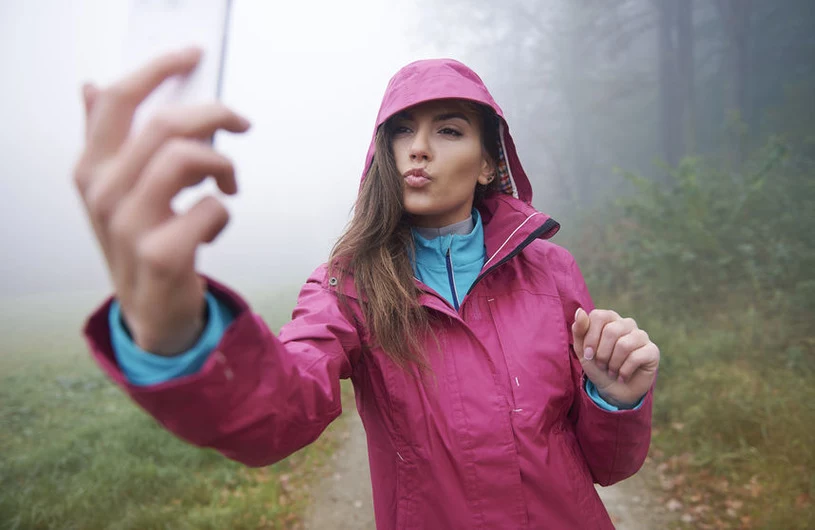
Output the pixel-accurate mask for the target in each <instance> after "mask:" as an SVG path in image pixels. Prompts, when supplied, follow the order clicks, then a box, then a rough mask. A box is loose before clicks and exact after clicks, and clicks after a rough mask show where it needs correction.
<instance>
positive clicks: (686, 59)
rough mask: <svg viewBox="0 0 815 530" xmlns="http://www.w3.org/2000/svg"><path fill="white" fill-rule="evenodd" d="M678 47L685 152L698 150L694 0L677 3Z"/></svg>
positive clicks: (689, 152) (691, 152) (690, 152)
mask: <svg viewBox="0 0 815 530" xmlns="http://www.w3.org/2000/svg"><path fill="white" fill-rule="evenodd" d="M677 8H678V13H677V48H678V52H679V53H678V55H679V57H678V59H679V61H678V62H679V81H680V84H681V87H682V110H683V111H684V112H683V116H682V132H683V139H684V143H685V153H684V154H694V153H695V152H696V106H695V102H694V99H695V97H694V86H695V81H694V63H693V44H694V38H693V0H684V1H680V2H679V3H678V4H677Z"/></svg>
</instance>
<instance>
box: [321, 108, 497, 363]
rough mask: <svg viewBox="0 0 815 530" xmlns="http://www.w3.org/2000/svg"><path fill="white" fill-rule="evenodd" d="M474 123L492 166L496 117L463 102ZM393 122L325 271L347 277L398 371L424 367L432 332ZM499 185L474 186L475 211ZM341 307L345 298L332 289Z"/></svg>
mask: <svg viewBox="0 0 815 530" xmlns="http://www.w3.org/2000/svg"><path fill="white" fill-rule="evenodd" d="M461 103H462V104H464V105H465V106H466V107H468V108H470V109H471V110H475V111H476V113H477V114H478V116H479V117H480V124H479V125H480V132H481V143H482V146H483V147H484V149H485V151H486V153H487V154H488V156H489V157H490V159H491V161H492V163H493V167H497V162H498V156H499V154H498V153H499V151H498V149H499V147H498V146H499V139H498V134H499V132H498V123H499V121H498V120H499V118H498V117H497V116H496V114H495V112H494V111H493V110H492V109H491V108H489V107H486V106H484V105H481V104H477V103H472V102H468V101H463V100H462V101H461ZM392 138H393V120H392V119H389V120H387V121H386V122H385V123H384V124H382V125H381V126H380V127H379V129H378V130H377V132H376V140H375V142H376V145H375V147H376V151H375V153H374V157H373V161H372V163H371V166H370V167H369V168H368V171H367V173H366V174H365V179H364V180H363V182H362V186H361V188H360V191H359V196H358V197H357V201H356V204H355V206H354V215H353V217H352V219H351V222H350V223H349V224H348V227H347V228H346V230H345V232H344V233H343V235H342V236H341V237H340V238H339V240H338V241H337V243H336V244H335V245H334V248H333V250H332V251H331V256H330V258H329V270H330V271H331V274H332V275H334V276H336V277H337V278H338V279H339V285H344V281H343V280H344V277H345V276H346V275H347V274H349V273H351V274H353V278H354V286H355V288H356V291H357V298H358V300H359V303H360V304H361V306H362V308H363V312H364V315H365V321H366V322H367V327H368V331H369V334H370V337H371V340H372V342H373V343H372V344H369V346H370V347H375V346H379V347H381V348H382V349H383V350H384V352H385V353H386V354H387V355H388V356H389V357H390V358H391V359H392V360H393V361H394V362H396V363H397V364H399V365H401V366H406V365H408V364H409V363H416V364H417V365H419V366H422V367H426V366H427V363H426V361H425V355H424V351H423V349H422V346H423V344H424V341H423V340H422V337H425V336H426V335H427V332H429V330H430V326H429V315H428V313H427V311H426V310H425V308H424V307H422V306H421V305H420V304H419V302H418V297H419V294H420V291H419V289H418V288H417V287H416V284H415V282H414V281H413V266H412V262H413V254H414V252H415V248H414V245H413V236H412V234H411V231H410V222H409V217H408V215H407V213H406V212H405V210H404V208H403V205H402V202H403V179H402V175H401V174H400V173H399V171H398V169H397V167H396V159H395V158H394V155H393V150H392V149H391V140H392ZM497 184H498V180H497V179H493V181H492V182H491V183H490V184H489V185H487V186H484V185H481V184H477V185H476V189H475V199H474V204H476V205H477V204H478V203H479V202H480V201H481V200H482V199H483V198H484V197H485V196H486V195H487V194H488V193H490V192H492V191H494V190H495V189H497ZM338 296H339V297H340V300H341V302H342V303H343V304H345V303H347V300H346V299H345V295H344V294H343V292H342V290H341V289H338Z"/></svg>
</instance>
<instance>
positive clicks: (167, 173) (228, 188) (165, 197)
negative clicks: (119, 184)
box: [108, 138, 237, 246]
mask: <svg viewBox="0 0 815 530" xmlns="http://www.w3.org/2000/svg"><path fill="white" fill-rule="evenodd" d="M208 176H212V177H213V178H214V179H215V181H216V182H217V183H218V187H219V188H220V189H221V190H222V191H223V192H224V193H234V192H235V191H236V190H237V185H236V183H235V170H234V167H233V165H232V162H231V161H230V160H229V159H228V158H226V157H225V156H223V155H221V154H219V153H217V152H216V151H214V150H213V149H212V148H211V147H209V146H207V145H204V144H202V143H201V142H198V141H195V140H187V139H179V138H176V139H174V140H171V141H170V142H168V143H167V144H165V145H164V147H163V148H162V149H161V150H159V152H158V153H157V154H156V156H154V157H153V159H152V160H151V161H150V163H149V164H148V166H147V168H146V169H145V171H144V176H143V177H142V178H141V179H140V180H139V182H138V184H137V185H136V187H135V188H134V189H133V192H132V193H130V194H128V195H127V196H126V197H125V198H124V199H123V200H122V202H121V205H120V207H119V208H118V210H117V212H116V213H115V215H114V216H113V218H112V219H111V221H110V223H109V228H108V232H109V238H110V239H112V240H115V241H119V242H128V241H129V242H136V241H138V240H139V238H140V237H141V235H142V234H144V233H145V232H148V231H150V230H151V229H152V228H153V227H154V226H156V225H158V224H159V223H164V222H166V221H167V220H168V219H170V218H172V217H174V216H175V214H174V213H173V210H172V205H171V201H172V199H173V197H175V196H176V195H177V194H178V192H179V191H181V190H182V189H184V188H185V187H190V186H194V185H196V184H198V183H200V182H201V181H203V180H204V179H205V178H207V177H208ZM125 246H128V245H125Z"/></svg>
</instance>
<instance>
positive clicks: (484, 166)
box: [478, 156, 495, 186]
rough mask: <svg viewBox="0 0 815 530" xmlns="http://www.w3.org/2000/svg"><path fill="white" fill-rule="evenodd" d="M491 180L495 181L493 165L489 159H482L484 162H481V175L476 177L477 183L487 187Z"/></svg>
mask: <svg viewBox="0 0 815 530" xmlns="http://www.w3.org/2000/svg"><path fill="white" fill-rule="evenodd" d="M493 180H495V164H493V163H492V161H491V160H490V159H489V157H486V156H485V157H484V160H483V161H482V162H481V173H480V174H479V175H478V183H479V184H481V185H483V186H487V185H488V184H490V183H491V182H492V181H493Z"/></svg>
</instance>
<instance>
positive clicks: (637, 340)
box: [572, 309, 659, 408]
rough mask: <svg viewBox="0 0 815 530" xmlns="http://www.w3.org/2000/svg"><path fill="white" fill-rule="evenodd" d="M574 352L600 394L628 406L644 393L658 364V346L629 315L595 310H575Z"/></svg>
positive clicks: (632, 404) (608, 400)
mask: <svg viewBox="0 0 815 530" xmlns="http://www.w3.org/2000/svg"><path fill="white" fill-rule="evenodd" d="M572 335H573V337H574V351H575V354H576V355H577V358H578V359H579V360H580V364H582V365H583V371H584V372H585V374H586V376H587V377H588V378H589V380H591V382H592V383H594V386H595V387H596V388H597V391H598V392H599V393H600V396H601V397H602V398H603V399H604V400H606V401H607V402H608V403H610V404H612V405H615V406H617V407H619V408H631V407H633V406H635V405H636V404H637V402H638V401H639V400H640V399H641V398H642V397H643V396H644V395H645V394H646V392H648V389H649V388H651V385H652V384H653V383H654V378H656V374H657V367H658V366H659V348H657V346H656V344H654V343H653V342H651V339H650V338H649V337H648V334H647V333H646V332H645V331H643V330H641V329H639V328H638V327H637V323H636V322H635V321H634V319H633V318H622V317H621V316H620V315H618V314H617V313H615V312H614V311H607V310H603V309H595V310H594V311H592V312H591V313H590V314H586V312H585V311H584V310H583V309H578V310H577V312H576V313H575V321H574V324H573V325H572Z"/></svg>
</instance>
